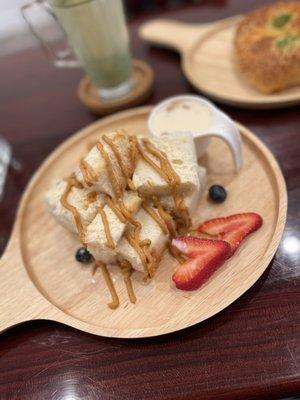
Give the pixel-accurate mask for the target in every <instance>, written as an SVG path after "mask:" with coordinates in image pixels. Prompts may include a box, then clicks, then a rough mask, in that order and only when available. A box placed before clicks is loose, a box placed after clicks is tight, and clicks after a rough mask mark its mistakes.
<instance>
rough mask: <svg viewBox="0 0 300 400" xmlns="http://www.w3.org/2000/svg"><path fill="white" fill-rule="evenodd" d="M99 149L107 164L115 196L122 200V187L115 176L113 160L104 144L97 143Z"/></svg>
mask: <svg viewBox="0 0 300 400" xmlns="http://www.w3.org/2000/svg"><path fill="white" fill-rule="evenodd" d="M97 149H98V150H99V152H100V154H101V156H102V158H103V159H104V162H105V165H106V168H107V173H108V177H109V179H110V182H111V185H112V187H113V191H114V193H115V196H116V198H120V197H121V196H122V194H123V191H122V185H121V184H120V182H119V180H118V178H117V176H116V174H115V171H114V169H113V166H112V163H111V160H110V158H109V156H108V154H107V153H106V151H105V150H104V147H103V144H102V143H101V142H100V141H99V142H98V143H97Z"/></svg>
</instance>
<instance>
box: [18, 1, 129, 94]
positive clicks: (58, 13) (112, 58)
mask: <svg viewBox="0 0 300 400" xmlns="http://www.w3.org/2000/svg"><path fill="white" fill-rule="evenodd" d="M37 5H39V6H41V7H43V8H44V10H45V11H47V12H48V13H50V14H51V16H52V17H53V18H54V19H55V20H57V21H58V22H59V24H60V26H61V27H62V29H63V31H64V32H65V34H66V36H67V39H68V41H69V44H70V46H71V47H72V49H73V51H74V53H75V55H76V56H77V59H78V60H70V59H68V57H67V56H68V53H70V51H69V52H68V51H65V52H60V53H55V52H54V50H53V49H52V48H51V47H50V45H49V44H48V43H46V42H45V41H44V40H43V39H42V38H41V37H40V35H39V33H38V32H37V30H36V29H35V27H34V26H33V24H32V22H31V21H30V19H29V18H28V9H29V8H31V7H33V6H37ZM21 11H22V14H23V16H24V18H25V20H26V22H27V23H28V24H29V26H30V29H31V31H32V32H33V33H34V35H35V36H37V37H38V39H39V40H40V42H41V44H42V45H43V46H44V47H45V48H46V50H47V52H48V53H49V54H50V55H51V57H52V61H53V63H54V65H55V66H57V67H77V66H82V67H83V68H84V69H85V71H86V72H87V74H88V75H89V77H90V79H91V81H92V82H93V84H94V86H95V87H96V88H97V91H98V94H99V96H100V97H101V98H103V99H106V100H111V99H116V98H120V97H123V96H125V95H126V94H128V93H129V92H130V90H131V89H132V87H133V80H132V58H131V53H130V47H129V38H128V32H127V28H126V21H125V16H124V9H123V4H122V0H35V1H33V2H31V3H29V4H26V5H25V6H23V7H22V9H21Z"/></svg>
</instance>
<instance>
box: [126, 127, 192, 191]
mask: <svg viewBox="0 0 300 400" xmlns="http://www.w3.org/2000/svg"><path fill="white" fill-rule="evenodd" d="M150 141H151V142H152V143H153V144H154V145H155V146H156V147H157V148H158V149H160V150H162V151H163V152H165V153H166V155H167V157H168V159H169V161H170V163H171V165H172V167H173V169H174V170H175V172H176V173H177V174H178V176H179V178H180V181H181V184H180V187H179V190H180V191H181V192H186V193H188V192H193V191H194V190H198V191H199V179H198V174H197V156H196V151H195V145H194V139H193V135H192V134H191V133H186V132H184V133H183V132H173V133H165V134H162V135H161V136H160V137H159V138H157V137H151V139H150ZM146 154H147V155H148V156H149V157H151V158H152V159H153V160H154V161H155V162H156V164H158V165H159V161H158V160H157V159H156V158H155V157H154V156H152V155H151V154H149V152H147V151H146ZM133 184H134V185H135V187H136V188H137V190H138V192H139V193H140V194H141V195H143V196H145V197H149V196H153V195H154V196H159V197H160V196H167V195H170V194H171V190H170V187H169V185H168V183H167V182H165V180H164V179H163V178H162V177H161V176H160V175H159V174H158V173H157V172H156V171H155V170H154V169H153V167H151V166H150V165H149V164H147V163H146V161H144V160H143V159H141V158H140V159H139V161H138V163H137V166H136V169H135V172H134V175H133Z"/></svg>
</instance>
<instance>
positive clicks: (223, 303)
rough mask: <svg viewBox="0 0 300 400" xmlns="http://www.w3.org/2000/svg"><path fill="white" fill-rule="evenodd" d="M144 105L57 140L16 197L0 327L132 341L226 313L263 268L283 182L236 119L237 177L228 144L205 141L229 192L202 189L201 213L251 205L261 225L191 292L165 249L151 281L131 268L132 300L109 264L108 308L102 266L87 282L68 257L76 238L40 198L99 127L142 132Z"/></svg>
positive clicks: (280, 211) (281, 210) (276, 230)
mask: <svg viewBox="0 0 300 400" xmlns="http://www.w3.org/2000/svg"><path fill="white" fill-rule="evenodd" d="M150 111H151V107H142V108H136V109H132V110H129V111H125V112H120V113H118V114H115V115H113V116H110V117H107V118H104V119H102V120H100V121H97V122H95V123H94V124H92V125H89V126H88V127H86V128H84V129H83V130H81V131H80V132H78V133H77V134H75V135H74V136H72V137H71V138H70V139H68V140H67V141H65V142H64V143H63V144H62V145H60V146H59V147H58V148H57V149H56V150H55V151H54V152H53V153H52V154H51V155H50V156H49V157H48V158H47V159H46V160H45V161H44V163H43V164H42V165H41V167H40V168H39V170H38V171H37V172H36V173H35V175H34V177H33V178H32V179H31V181H30V183H29V185H28V187H27V189H26V191H25V193H24V195H23V197H22V200H21V204H20V207H19V210H18V213H17V217H16V222H15V225H14V228H13V232H12V236H11V239H10V241H9V244H8V246H7V249H6V251H5V253H4V255H3V257H2V259H1V261H0V275H1V280H0V315H1V318H0V331H3V330H5V329H7V328H8V327H11V326H13V325H15V324H18V323H20V322H22V321H28V320H34V319H40V318H41V319H49V320H55V321H59V322H62V323H65V324H67V325H70V326H73V327H75V328H78V329H81V330H83V331H86V332H90V333H94V334H97V335H103V336H109V337H119V338H138V337H149V336H155V335H161V334H165V333H168V332H174V331H177V330H179V329H182V328H186V327H188V326H191V325H194V324H196V323H198V322H201V321H203V320H205V319H207V318H209V317H211V316H212V315H214V314H216V313H218V312H219V311H221V310H223V309H224V308H225V307H227V306H228V305H229V304H231V303H232V302H233V301H234V300H236V299H237V298H238V297H239V296H241V295H242V294H243V293H244V292H245V291H246V290H247V289H249V288H250V287H251V286H252V285H253V284H254V282H256V280H257V279H258V278H259V277H260V276H261V274H262V273H263V272H264V270H265V269H266V268H267V266H268V264H269V263H270V261H271V259H272V257H273V255H274V253H275V251H276V249H277V246H278V243H279V240H280V238H281V235H282V231H283V228H284V224H285V219H286V209H287V194H286V188H285V183H284V179H283V176H282V173H281V171H280V168H279V166H278V164H277V162H276V161H275V159H274V157H273V156H272V154H271V153H270V151H269V150H268V149H267V148H266V147H265V145H264V144H263V143H262V142H261V141H260V140H259V139H258V138H257V137H255V136H254V135H253V134H252V133H251V132H250V131H249V130H247V129H246V128H245V127H243V126H241V125H238V127H239V129H240V132H241V135H242V139H243V151H244V160H245V161H244V166H243V167H242V169H241V170H240V172H239V173H238V174H235V173H234V166H233V163H232V160H231V155H230V152H229V151H228V150H227V148H226V145H225V144H224V143H223V142H222V141H221V140H218V139H213V140H212V142H211V144H210V146H209V148H208V151H207V153H206V155H205V157H204V158H203V160H202V163H203V165H205V166H206V168H207V171H208V182H207V184H208V185H210V184H212V183H220V184H223V185H225V186H226V188H227V190H228V194H229V195H228V199H227V200H226V201H225V202H224V203H223V204H221V205H215V204H211V203H209V202H208V201H207V198H206V196H204V197H203V199H202V200H201V203H200V204H199V212H198V220H199V221H201V220H204V219H207V218H211V217H216V216H221V215H229V214H233V213H237V212H242V211H244V212H245V211H254V212H258V213H259V214H261V215H262V216H263V219H264V224H263V226H262V228H261V229H260V230H259V231H258V232H256V233H255V234H253V235H252V236H251V237H249V238H247V240H246V242H245V243H244V244H243V245H242V246H241V247H240V249H239V250H238V251H237V253H236V255H235V256H234V257H233V258H231V259H230V260H229V261H227V262H226V263H225V264H224V265H223V266H222V268H221V269H220V270H219V271H217V273H215V274H214V275H213V277H212V278H211V279H210V280H209V281H208V282H207V283H206V284H205V285H204V286H203V287H202V288H201V289H200V290H197V291H194V292H184V291H180V290H177V289H176V288H175V287H173V285H172V284H171V276H172V272H173V271H174V269H175V268H176V266H177V264H176V261H174V259H172V258H171V257H170V256H169V255H168V254H166V255H165V256H164V258H163V260H162V262H161V265H160V267H159V269H158V271H157V274H156V276H155V278H154V279H153V280H152V281H151V282H150V283H149V284H148V285H145V284H144V283H143V279H142V276H141V275H142V274H140V273H138V272H135V273H134V274H133V276H132V280H133V285H134V288H135V292H136V296H137V299H138V300H137V303H136V304H135V305H133V304H131V303H129V301H128V298H127V294H126V290H125V287H124V284H123V278H122V276H121V275H120V273H119V271H118V270H117V268H115V269H114V268H113V271H112V275H113V279H114V281H115V285H116V288H117V292H118V294H119V297H120V302H121V305H120V307H119V308H118V309H117V310H114V311H113V310H111V309H109V308H108V307H107V306H106V303H107V302H108V300H109V299H110V297H109V293H108V291H107V289H106V286H105V284H104V282H103V279H102V275H101V272H100V271H98V272H97V273H96V275H95V276H94V278H93V279H92V276H91V267H87V266H81V265H80V264H78V263H77V262H76V261H75V259H74V254H75V251H76V249H77V248H78V247H79V242H78V240H77V239H76V238H75V237H73V236H72V235H71V234H69V233H68V232H67V231H65V230H64V229H63V228H62V227H60V226H59V225H58V224H57V223H56V222H55V221H54V219H53V218H52V216H51V215H50V214H49V212H48V210H47V207H46V204H45V202H44V195H45V191H46V190H47V189H48V187H49V186H50V183H51V180H52V179H53V178H57V177H64V176H67V175H68V174H70V173H71V172H72V171H73V170H74V168H75V166H76V164H77V163H78V161H79V159H80V158H81V157H82V156H83V155H84V154H85V153H86V150H87V148H88V147H89V146H90V144H91V143H93V142H94V141H95V140H96V139H97V138H98V137H99V135H101V134H102V133H107V132H110V131H112V130H114V129H116V128H124V129H126V130H128V131H129V132H132V133H135V134H144V135H147V132H148V131H147V118H148V115H149V112H150Z"/></svg>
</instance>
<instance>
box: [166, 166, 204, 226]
mask: <svg viewBox="0 0 300 400" xmlns="http://www.w3.org/2000/svg"><path fill="white" fill-rule="evenodd" d="M197 173H198V179H199V183H200V190H199V191H198V190H194V191H193V192H192V193H189V194H187V195H186V196H185V198H184V203H185V206H186V207H187V208H188V211H189V215H190V217H191V219H193V216H194V214H195V212H196V211H197V208H198V205H199V201H200V197H201V196H202V194H203V192H204V188H205V180H206V169H205V168H204V167H201V166H200V165H198V166H197ZM159 202H160V204H161V205H162V206H163V207H164V208H165V210H167V211H168V212H170V213H173V216H174V218H175V219H176V214H174V213H175V209H174V199H173V197H172V196H163V197H161V198H160V199H159Z"/></svg>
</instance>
